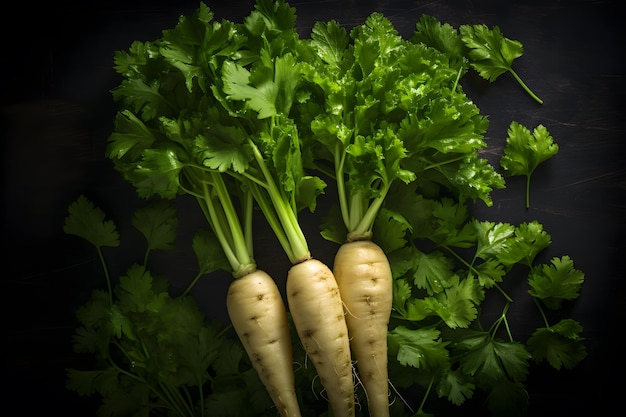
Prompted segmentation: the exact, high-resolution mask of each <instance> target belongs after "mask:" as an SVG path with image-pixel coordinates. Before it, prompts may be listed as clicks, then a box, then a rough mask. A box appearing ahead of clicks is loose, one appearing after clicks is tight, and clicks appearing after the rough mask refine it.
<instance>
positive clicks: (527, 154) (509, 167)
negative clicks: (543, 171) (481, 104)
mask: <svg viewBox="0 0 626 417" xmlns="http://www.w3.org/2000/svg"><path fill="white" fill-rule="evenodd" d="M558 151H559V145H557V144H556V143H555V142H554V139H553V138H552V136H551V135H550V133H549V132H548V129H546V128H545V126H543V125H538V126H537V127H536V128H535V129H534V130H533V131H532V132H531V131H530V130H529V129H528V128H527V127H525V126H522V125H521V124H519V123H517V122H515V121H513V122H511V125H510V126H509V130H508V136H507V139H506V146H505V148H504V155H502V157H501V158H500V165H501V166H502V167H503V168H504V170H505V173H506V174H507V175H509V176H513V175H523V176H525V177H526V208H528V207H530V176H531V175H532V173H533V172H534V171H535V169H536V168H537V166H539V164H541V163H542V162H544V161H546V160H547V159H550V158H552V157H553V156H554V155H556V154H557V152H558Z"/></svg>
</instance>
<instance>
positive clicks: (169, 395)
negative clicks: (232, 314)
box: [65, 196, 271, 417]
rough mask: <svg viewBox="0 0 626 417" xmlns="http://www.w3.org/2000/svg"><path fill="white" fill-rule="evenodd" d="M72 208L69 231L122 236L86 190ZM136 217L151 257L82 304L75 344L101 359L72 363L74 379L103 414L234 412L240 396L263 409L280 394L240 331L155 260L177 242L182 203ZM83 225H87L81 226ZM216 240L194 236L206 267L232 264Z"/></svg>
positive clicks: (156, 205) (101, 237)
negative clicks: (151, 265)
mask: <svg viewBox="0 0 626 417" xmlns="http://www.w3.org/2000/svg"><path fill="white" fill-rule="evenodd" d="M68 212H69V214H68V217H67V219H66V223H65V224H66V227H65V231H66V233H69V234H77V235H79V236H80V237H82V238H84V239H86V240H87V241H89V242H90V243H92V244H94V245H95V246H96V247H99V245H102V242H108V243H113V242H115V243H116V246H117V244H119V235H118V232H117V230H116V227H115V224H114V223H113V221H111V220H106V221H105V220H104V217H105V216H104V213H103V212H102V211H101V210H100V209H99V208H97V207H95V206H94V205H93V203H91V202H90V201H89V200H88V199H87V198H86V197H85V196H80V197H79V198H78V199H77V200H76V202H74V203H72V204H71V205H70V206H69V209H68ZM132 224H133V226H134V227H135V228H136V229H137V230H138V231H139V232H140V233H141V234H142V235H143V236H145V238H146V246H147V253H146V256H145V257H144V259H143V262H144V263H143V264H140V263H134V264H132V265H131V266H130V267H129V268H128V270H127V271H126V273H125V274H124V275H123V276H121V277H120V278H119V280H118V282H117V284H116V285H115V286H114V287H113V288H112V291H110V292H106V291H102V290H100V289H97V288H96V289H94V290H93V292H92V293H91V296H90V298H89V300H87V301H86V303H85V304H84V305H82V306H80V307H79V308H78V309H77V311H76V317H77V319H78V327H77V328H76V330H75V335H74V338H73V347H74V350H75V351H76V352H77V353H80V354H84V355H88V356H89V357H90V359H91V362H92V367H91V368H87V369H77V368H70V369H67V380H66V386H67V388H68V389H69V390H72V391H75V392H76V393H78V394H80V395H84V396H94V395H97V396H99V398H100V406H99V410H98V413H99V415H103V416H110V417H115V416H120V417H121V416H128V415H132V416H146V417H147V416H152V415H169V416H180V417H184V416H187V417H197V416H209V415H212V416H213V415H215V416H220V415H221V416H226V415H232V414H228V413H227V412H226V410H228V409H232V407H233V406H232V403H231V401H232V400H233V399H236V400H237V402H236V404H237V406H236V408H237V410H239V409H241V408H245V409H249V410H250V414H248V415H250V416H256V415H261V413H262V412H265V411H266V410H267V409H268V408H270V406H271V400H270V399H269V396H268V395H267V393H266V391H265V389H264V388H263V386H262V384H261V382H260V380H259V379H258V376H257V374H256V372H255V371H254V370H253V368H252V367H251V364H250V363H249V362H248V361H247V357H246V356H245V354H244V352H243V349H242V347H241V346H240V344H239V342H238V340H237V339H236V338H232V337H231V336H229V334H228V333H227V332H226V330H227V329H225V328H224V327H223V325H222V324H221V323H219V322H218V321H215V320H207V318H206V317H205V315H204V313H203V312H202V311H201V310H200V309H199V307H198V305H197V304H196V300H195V299H194V298H193V297H191V296H189V295H186V293H187V291H186V292H185V294H183V295H180V296H173V295H172V294H171V291H170V290H169V288H168V281H167V279H166V278H164V277H162V276H157V275H154V274H153V273H152V272H151V271H150V270H149V269H148V267H147V264H148V255H149V254H150V253H151V252H152V251H153V250H169V249H172V248H173V247H174V246H173V245H174V239H175V236H176V226H177V217H176V212H175V210H174V208H173V207H172V206H171V204H169V203H168V202H165V201H156V202H153V203H151V204H149V205H146V206H144V207H141V208H139V209H137V210H136V211H135V213H134V215H133V218H132ZM77 228H78V230H84V232H83V233H76V232H77ZM95 236H96V237H97V238H95ZM216 245H218V243H217V241H216V239H215V237H214V236H212V235H211V234H210V233H208V232H206V231H204V232H202V233H200V232H198V233H197V234H196V236H195V237H194V241H193V247H194V250H195V252H196V254H197V255H198V262H199V266H200V270H201V274H208V273H211V272H213V271H215V268H217V267H218V266H219V265H223V264H224V261H221V262H220V259H222V258H221V257H220V256H219V250H218V249H219V246H216ZM207 253H212V254H211V256H208V257H207V256H206V255H207ZM206 258H208V259H211V260H212V261H211V262H213V264H210V263H207V261H206ZM101 259H102V262H103V267H104V269H105V271H106V270H107V268H106V262H105V260H104V257H102V258H101ZM194 282H195V281H194ZM85 363H87V362H85Z"/></svg>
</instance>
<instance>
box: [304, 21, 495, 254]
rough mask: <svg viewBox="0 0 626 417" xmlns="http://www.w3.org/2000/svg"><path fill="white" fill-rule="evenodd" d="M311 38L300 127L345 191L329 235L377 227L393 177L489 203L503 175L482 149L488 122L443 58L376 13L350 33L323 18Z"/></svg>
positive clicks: (336, 238) (343, 237)
mask: <svg viewBox="0 0 626 417" xmlns="http://www.w3.org/2000/svg"><path fill="white" fill-rule="evenodd" d="M309 45H310V47H311V48H312V49H313V50H314V53H313V54H312V55H313V56H314V57H316V58H315V59H313V60H311V61H309V62H305V63H304V64H303V65H304V66H305V69H304V78H305V79H306V80H307V81H308V82H309V83H310V84H311V85H312V87H311V97H310V99H309V101H308V102H307V103H306V108H305V109H306V110H308V111H309V114H307V116H308V117H306V118H305V119H304V120H305V121H306V124H304V123H303V126H302V128H301V132H304V133H303V134H306V135H307V137H308V138H310V140H311V141H312V142H314V145H313V146H312V148H313V149H315V151H316V152H315V158H316V163H317V164H318V165H317V167H318V168H319V169H324V162H325V163H327V164H328V163H329V164H331V165H332V166H333V167H334V172H332V173H331V175H332V176H333V177H334V179H335V181H336V183H337V188H338V190H339V207H340V208H339V211H340V213H341V215H340V216H336V215H331V216H329V218H328V224H327V225H326V230H324V232H323V234H324V236H325V237H326V238H328V239H329V240H333V241H335V242H339V243H340V242H343V241H345V240H346V235H357V236H360V235H367V234H368V233H371V231H372V225H373V223H374V219H375V218H376V215H377V214H378V210H379V209H380V207H381V205H382V204H383V202H384V199H385V197H386V195H387V193H388V191H389V189H390V187H391V186H392V184H393V182H394V181H395V180H399V181H401V182H403V183H409V182H412V181H418V182H419V183H420V184H425V183H429V182H432V183H436V184H440V183H442V184H445V185H446V186H448V188H449V189H454V190H456V192H457V193H458V194H459V198H471V199H473V200H476V199H481V200H484V201H485V202H486V203H489V204H490V203H491V200H490V196H489V193H490V192H491V191H492V190H493V189H494V188H501V187H502V186H503V179H502V178H501V176H500V175H499V174H498V173H496V172H495V170H494V169H493V167H492V166H490V165H489V164H488V163H487V161H486V160H484V159H482V158H480V157H479V156H478V151H479V150H480V149H482V148H484V147H485V146H486V143H485V141H484V140H483V135H484V133H485V131H486V129H487V125H488V123H487V119H486V117H484V116H482V115H481V114H480V113H479V110H478V108H477V107H476V106H475V105H474V104H473V103H472V102H471V100H469V99H468V98H467V96H466V95H465V93H464V92H463V90H462V88H461V86H460V85H459V82H458V81H459V78H460V76H461V72H462V71H461V70H460V69H459V68H456V67H454V66H451V65H450V64H449V57H448V56H447V55H445V54H444V53H443V52H441V51H439V50H437V49H434V48H432V47H429V46H428V45H425V44H423V43H417V42H411V41H408V40H405V39H403V38H402V37H401V36H399V34H398V32H397V30H396V29H395V28H394V26H393V25H392V23H391V22H390V21H389V20H388V19H387V18H386V17H385V16H383V15H382V14H380V13H373V14H371V15H370V16H369V17H368V18H367V19H366V21H365V22H364V23H363V24H361V25H358V26H356V27H355V28H353V29H352V31H351V32H350V33H349V34H348V33H347V32H346V30H345V29H344V28H343V27H341V26H340V25H339V24H338V23H337V22H335V21H330V22H328V23H322V22H318V23H317V24H316V25H315V26H314V27H313V32H312V34H311V41H310V43H309ZM314 105H317V107H314ZM315 111H317V113H315ZM301 113H304V110H301ZM315 145H317V146H315ZM342 221H343V225H342V224H341V223H342Z"/></svg>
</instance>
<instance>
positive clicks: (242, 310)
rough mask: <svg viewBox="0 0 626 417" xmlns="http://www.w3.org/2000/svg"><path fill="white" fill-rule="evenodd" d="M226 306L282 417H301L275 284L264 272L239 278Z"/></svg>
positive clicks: (282, 309) (286, 329)
mask: <svg viewBox="0 0 626 417" xmlns="http://www.w3.org/2000/svg"><path fill="white" fill-rule="evenodd" d="M226 306H227V309H228V314H229V316H230V319H231V322H232V324H233V327H234V328H235V331H236V333H237V335H238V336H239V339H240V340H241V342H242V344H243V346H244V348H245V350H246V353H247V354H248V356H249V358H250V360H251V361H252V365H253V366H254V369H255V370H256V371H257V373H258V374H259V377H260V378H261V381H262V382H263V384H264V385H265V388H266V389H267V390H268V392H269V394H270V397H271V399H272V401H273V402H274V404H275V405H276V408H277V409H278V412H279V413H280V416H282V417H299V416H300V415H301V414H300V409H299V406H298V400H297V397H296V392H295V383H294V371H293V355H292V347H291V337H290V335H289V323H288V320H287V312H286V308H285V303H284V302H283V299H282V298H281V294H280V292H279V290H278V287H277V286H276V283H275V282H274V280H273V279H272V278H271V277H270V276H269V275H268V274H267V273H265V272H264V271H261V270H256V271H254V272H252V273H250V274H247V275H245V276H243V277H241V278H237V279H235V280H234V281H233V282H232V283H231V285H230V287H229V289H228V296H227V299H226Z"/></svg>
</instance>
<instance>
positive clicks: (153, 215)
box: [132, 200, 178, 250]
mask: <svg viewBox="0 0 626 417" xmlns="http://www.w3.org/2000/svg"><path fill="white" fill-rule="evenodd" d="M132 224H133V226H134V227H135V228H136V229H137V230H139V231H140V232H141V234H143V235H144V237H145V238H146V241H147V242H148V250H152V249H162V250H170V249H173V248H174V240H175V238H176V227H177V226H178V218H177V217H176V210H175V209H174V208H173V207H172V206H171V204H170V203H169V202H168V201H164V200H159V201H157V202H155V203H153V204H150V205H148V206H145V207H143V208H140V209H138V210H136V211H135V213H134V215H133V219H132Z"/></svg>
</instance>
